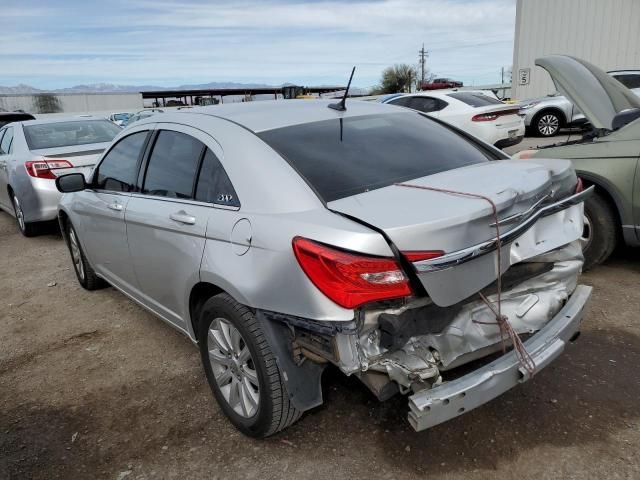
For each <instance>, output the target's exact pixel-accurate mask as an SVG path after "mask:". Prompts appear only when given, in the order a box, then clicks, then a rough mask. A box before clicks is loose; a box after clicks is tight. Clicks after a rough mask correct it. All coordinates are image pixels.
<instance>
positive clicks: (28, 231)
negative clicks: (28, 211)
mask: <svg viewBox="0 0 640 480" xmlns="http://www.w3.org/2000/svg"><path fill="white" fill-rule="evenodd" d="M11 203H12V204H13V212H14V214H15V216H16V223H17V224H18V229H19V230H20V233H22V235H24V236H25V237H33V236H35V235H37V234H38V226H39V225H38V224H37V223H33V222H25V220H24V212H23V211H22V206H21V205H20V201H19V200H18V197H16V194H15V193H12V194H11Z"/></svg>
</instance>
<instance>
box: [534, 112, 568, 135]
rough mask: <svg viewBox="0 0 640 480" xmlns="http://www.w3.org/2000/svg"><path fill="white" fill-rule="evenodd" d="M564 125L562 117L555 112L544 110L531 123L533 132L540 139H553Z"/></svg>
mask: <svg viewBox="0 0 640 480" xmlns="http://www.w3.org/2000/svg"><path fill="white" fill-rule="evenodd" d="M563 125H564V119H563V118H562V116H561V115H560V114H559V113H558V112H556V111H554V110H543V111H542V112H540V113H538V114H537V115H536V116H535V117H533V120H532V121H531V130H533V132H534V133H535V134H536V135H537V136H538V137H553V136H554V135H557V134H558V133H559V132H560V129H561V128H562V127H563Z"/></svg>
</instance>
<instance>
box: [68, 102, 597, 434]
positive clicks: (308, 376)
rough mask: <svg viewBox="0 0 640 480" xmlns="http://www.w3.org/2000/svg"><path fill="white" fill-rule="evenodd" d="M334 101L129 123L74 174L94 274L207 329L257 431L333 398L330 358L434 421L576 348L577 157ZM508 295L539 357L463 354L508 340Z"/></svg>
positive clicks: (74, 238) (73, 231)
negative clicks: (540, 154)
mask: <svg viewBox="0 0 640 480" xmlns="http://www.w3.org/2000/svg"><path fill="white" fill-rule="evenodd" d="M329 105H330V102H329V101H326V100H317V101H315V102H282V101H280V102H278V101H263V102H251V103H245V104H229V105H219V106H216V107H203V108H199V109H192V110H185V111H182V112H175V113H166V114H163V115H162V116H160V117H156V118H149V119H145V120H141V121H139V122H137V123H136V124H135V125H132V126H131V127H130V128H128V129H126V130H124V131H123V132H121V133H120V135H118V137H117V138H116V139H115V140H114V142H113V144H112V145H111V147H110V148H108V149H107V150H106V152H105V154H104V155H103V156H102V158H101V160H100V162H99V163H98V165H97V167H96V168H95V170H94V172H93V175H92V176H91V177H90V178H89V179H85V177H84V176H83V175H78V174H71V175H65V176H62V177H59V178H58V179H57V185H58V188H59V189H60V190H61V191H63V192H66V194H65V195H64V196H63V198H62V200H61V202H60V205H59V221H60V225H61V228H62V231H63V232H64V237H65V239H66V241H67V243H68V245H69V250H70V252H71V258H72V260H73V266H74V269H75V272H76V275H77V277H78V281H79V282H80V284H81V285H82V286H83V287H84V288H86V289H89V290H93V289H96V288H98V287H99V286H101V285H102V284H103V283H104V281H107V282H109V283H110V284H111V285H113V286H114V287H116V288H117V289H119V290H121V291H122V292H124V293H125V294H126V295H127V296H128V297H130V298H131V299H133V300H134V301H136V302H137V303H139V304H140V305H142V306H143V307H145V308H147V309H149V310H150V311H151V312H153V313H155V314H156V315H157V316H159V317H160V318H162V319H163V320H165V321H166V322H168V323H169V324H171V325H173V326H174V327H175V328H177V329H178V330H180V331H181V332H183V333H184V334H186V335H187V336H188V337H189V338H191V339H192V340H193V341H194V342H197V344H198V345H199V348H200V352H201V356H202V362H203V366H204V370H205V373H206V376H207V379H208V381H209V384H210V386H211V389H212V391H213V394H214V395H215V397H216V399H217V400H218V402H219V404H220V407H221V409H222V411H223V412H224V413H225V414H226V415H227V416H228V417H229V419H230V420H231V422H232V423H233V424H234V425H235V426H236V427H237V428H239V429H240V430H241V431H242V432H244V433H246V434H248V435H252V436H257V437H264V436H267V435H271V434H273V433H275V432H277V431H279V430H282V429H284V428H285V427H287V426H288V425H290V424H292V423H293V422H295V421H296V420H298V418H300V416H301V414H302V412H303V411H305V410H308V409H310V408H313V407H315V406H317V405H319V404H321V403H322V390H321V386H320V377H321V374H322V371H323V369H324V367H325V365H326V364H327V363H333V364H334V365H336V366H337V367H338V368H339V369H340V370H341V371H342V372H344V373H345V374H347V375H354V376H356V377H358V378H359V379H360V380H362V381H363V382H364V384H365V385H367V386H368V387H369V388H370V389H371V390H372V392H374V394H375V395H376V396H377V397H378V398H379V399H381V400H384V399H387V398H389V397H390V396H392V395H394V394H397V393H403V394H408V395H410V397H409V404H410V413H409V420H410V422H411V424H412V425H413V426H414V428H416V429H417V430H423V429H425V428H428V427H430V426H432V425H436V424H438V423H440V422H443V421H445V420H447V419H450V418H453V417H456V416H458V415H460V414H461V413H463V412H465V411H469V410H471V409H473V408H475V407H477V406H479V405H481V404H483V403H485V402H487V401H488V400H490V399H492V398H494V397H496V396H497V395H500V394H501V393H503V392H505V391H506V390H508V389H510V388H512V387H514V386H516V385H518V384H519V383H521V382H523V381H526V380H527V379H528V378H530V376H531V374H532V372H533V371H534V370H533V368H535V370H539V369H542V368H543V367H544V366H545V365H547V364H548V363H549V362H550V361H551V360H553V359H554V358H555V357H557V356H558V355H559V354H560V353H561V351H562V350H563V348H564V346H565V344H566V342H568V341H569V340H570V339H572V338H574V337H575V336H576V335H577V332H578V330H579V327H580V321H581V318H582V316H583V312H584V309H585V305H586V303H587V301H588V299H589V296H590V291H591V289H590V287H586V286H577V283H578V276H579V273H580V270H581V268H582V253H581V250H580V245H579V238H580V235H581V233H582V219H583V209H582V201H583V199H584V198H585V197H586V196H587V195H588V194H589V193H590V191H581V190H580V188H579V187H580V184H579V183H578V181H577V178H576V175H575V173H574V171H573V169H572V168H571V163H570V162H568V161H566V160H565V161H562V160H560V161H553V160H542V161H540V162H523V161H518V160H512V159H510V158H509V157H508V156H506V155H505V154H503V153H502V152H501V151H499V150H497V149H495V148H493V147H490V146H488V145H486V144H484V143H482V142H480V141H478V140H476V139H474V138H473V137H470V136H467V135H465V134H462V133H460V132H459V131H458V130H457V129H455V128H453V127H450V126H448V125H446V124H443V123H440V122H438V121H436V120H433V119H431V118H428V117H427V116H425V115H423V114H421V113H419V112H415V111H412V110H409V109H406V108H397V107H393V106H390V105H381V104H378V103H370V102H358V101H350V102H349V103H348V104H347V106H346V110H342V109H341V107H340V106H337V107H335V109H334V108H327V107H328V106H329ZM334 106H335V104H334ZM398 184H402V185H398ZM403 185H404V186H403ZM431 187H436V188H442V189H450V190H456V191H463V192H470V194H475V195H482V196H483V197H482V198H480V197H476V198H473V197H469V196H466V197H465V196H464V195H459V194H455V195H451V194H448V193H444V192H442V191H433V190H425V188H431ZM489 204H491V205H489ZM493 206H495V208H496V212H497V213H496V215H494V214H493V213H492V208H493ZM496 221H497V222H498V223H499V225H500V232H499V239H498V232H497V229H496V226H495V225H492V224H494V223H495V222H496ZM498 259H500V260H498ZM498 267H499V270H500V271H504V272H505V273H504V275H503V276H502V277H501V280H502V281H501V283H499V284H500V285H502V287H501V291H502V294H501V296H499V294H498V293H497V292H498V290H497V289H498V288H499V287H497V285H498V283H496V282H497V277H498V276H497V273H496V272H497V271H498V270H497V268H498ZM480 294H482V296H480ZM499 298H501V299H502V300H501V301H499ZM485 301H486V303H485ZM494 303H496V304H499V305H500V306H499V307H497V308H499V309H501V310H500V311H501V315H506V316H507V317H508V319H509V320H508V321H509V324H510V325H511V327H512V328H513V329H514V331H515V332H517V333H518V334H524V333H526V334H527V335H528V336H529V335H530V337H529V338H528V340H526V342H524V346H523V348H525V349H526V352H528V355H529V356H530V357H529V359H530V363H529V364H528V366H527V367H523V365H522V361H523V358H522V357H518V356H517V352H515V351H509V352H508V353H506V354H504V355H502V356H499V358H497V359H495V360H493V361H492V362H491V363H488V364H487V362H485V364H484V366H480V367H478V365H477V364H476V366H475V369H471V368H470V369H468V372H467V373H466V374H463V373H460V372H459V371H456V370H455V369H456V367H458V366H461V365H467V364H468V363H469V362H471V361H472V360H478V359H479V358H484V357H486V356H488V355H491V354H493V353H496V352H499V351H500V350H501V348H502V345H503V343H502V340H503V339H502V337H501V333H500V332H501V331H502V328H498V326H497V325H496V323H495V322H496V316H495V313H494V312H493V309H494V308H496V307H494V305H493V304H494ZM499 318H500V322H501V324H502V325H503V326H504V328H507V327H506V323H505V322H506V320H504V317H502V316H501V317H499ZM514 338H515V337H514ZM507 341H508V342H510V341H509V340H507ZM518 352H520V353H522V350H521V349H520V350H518ZM518 358H520V360H519V359H518ZM532 365H533V368H532ZM445 372H446V373H447V374H448V375H455V374H456V372H458V375H459V378H457V379H456V380H450V381H446V382H445V381H444V380H443V377H442V375H443V374H444V373H445Z"/></svg>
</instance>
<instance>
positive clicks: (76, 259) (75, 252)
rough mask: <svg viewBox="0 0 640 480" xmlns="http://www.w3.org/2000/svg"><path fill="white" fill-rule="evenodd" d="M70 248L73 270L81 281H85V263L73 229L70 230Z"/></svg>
mask: <svg viewBox="0 0 640 480" xmlns="http://www.w3.org/2000/svg"><path fill="white" fill-rule="evenodd" d="M69 248H70V249H71V259H72V260H73V268H75V269H76V273H77V274H78V277H79V278H80V280H84V262H83V261H82V254H81V253H80V244H79V243H78V239H77V238H76V232H75V230H74V229H73V228H70V229H69Z"/></svg>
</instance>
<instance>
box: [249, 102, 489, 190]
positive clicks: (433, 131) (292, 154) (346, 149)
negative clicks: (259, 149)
mask: <svg viewBox="0 0 640 480" xmlns="http://www.w3.org/2000/svg"><path fill="white" fill-rule="evenodd" d="M258 135H259V136H260V138H262V139H263V140H264V141H265V142H266V143H267V144H269V145H270V146H271V147H272V148H273V149H275V150H276V151H277V152H279V153H280V154H281V155H282V156H283V157H284V158H285V159H286V160H287V161H288V162H289V163H290V164H291V165H292V166H293V167H294V168H295V169H296V170H297V171H298V172H299V173H300V174H301V175H302V176H303V177H304V178H305V179H306V180H307V182H308V183H309V184H311V185H312V186H313V188H314V189H315V190H316V191H317V192H318V194H319V195H320V197H321V198H322V199H323V200H324V201H325V202H330V201H332V200H338V199H340V198H345V197H349V196H351V195H356V194H359V193H363V192H367V191H369V190H375V189H377V188H382V187H386V186H389V185H392V184H394V183H396V182H404V181H406V180H411V179H414V178H420V177H424V176H427V175H432V174H434V173H438V172H442V171H445V170H451V169H454V168H458V167H463V166H465V165H471V164H474V163H480V162H485V161H488V160H489V159H488V157H487V156H486V155H485V154H484V153H483V152H482V151H481V150H480V149H479V147H476V146H475V145H474V144H473V143H471V142H470V141H468V140H466V139H464V138H463V137H461V136H460V135H458V134H457V133H455V132H453V131H452V130H450V129H448V128H447V127H445V126H443V125H440V124H439V123H437V122H435V121H433V120H431V119H428V118H426V117H424V116H423V115H421V114H419V113H417V112H410V111H407V112H401V113H393V114H385V115H367V116H361V117H350V118H345V119H338V118H336V119H335V120H323V121H321V122H313V123H307V124H303V125H295V126H291V127H283V128H278V129H274V130H269V131H266V132H262V133H260V134H258Z"/></svg>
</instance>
